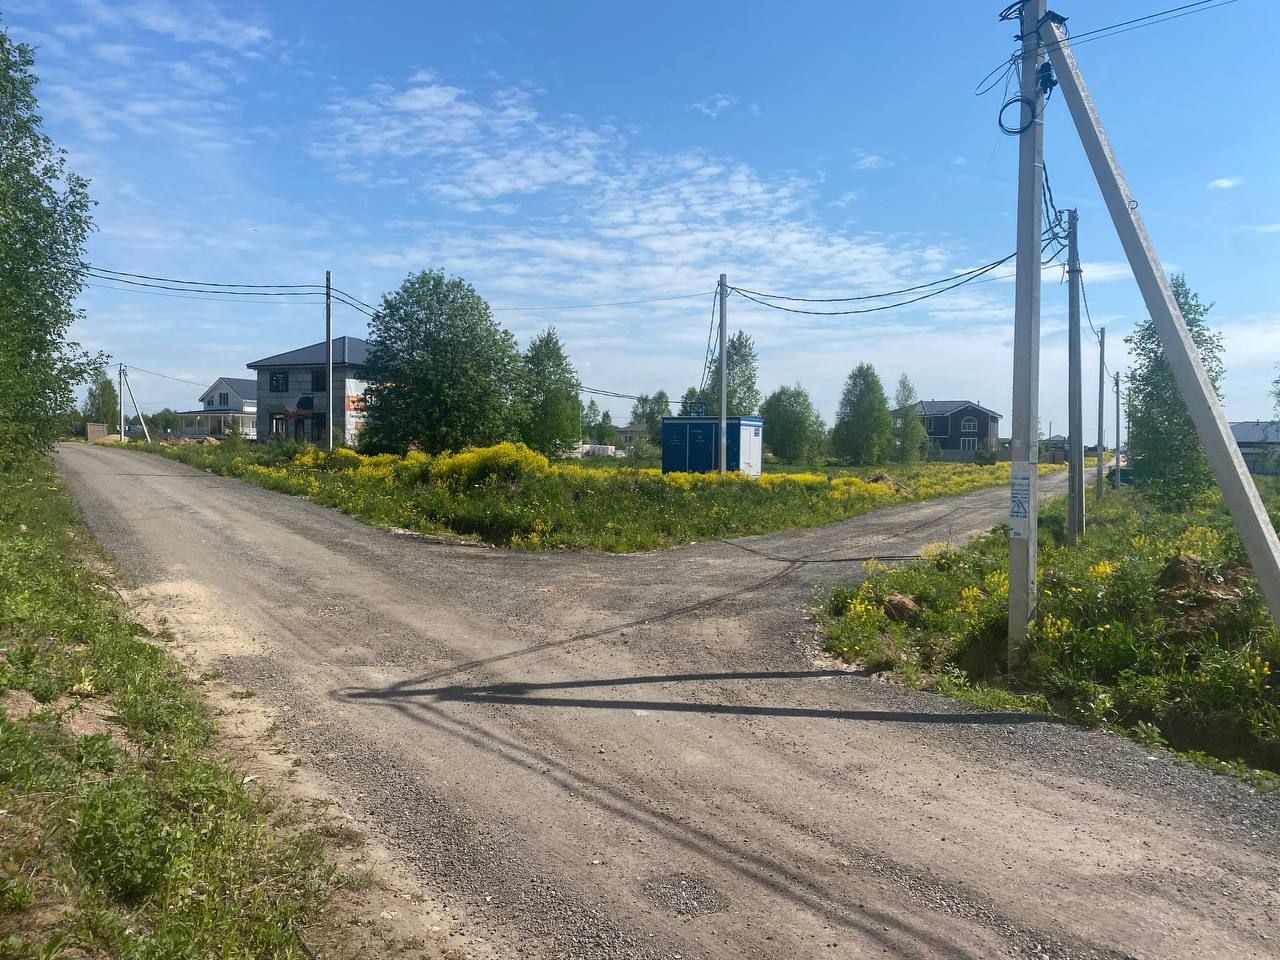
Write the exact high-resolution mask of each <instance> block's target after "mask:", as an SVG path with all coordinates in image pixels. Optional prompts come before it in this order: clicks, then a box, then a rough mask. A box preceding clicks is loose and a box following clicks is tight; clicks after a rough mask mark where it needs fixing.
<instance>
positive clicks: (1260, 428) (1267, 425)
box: [1231, 420, 1280, 444]
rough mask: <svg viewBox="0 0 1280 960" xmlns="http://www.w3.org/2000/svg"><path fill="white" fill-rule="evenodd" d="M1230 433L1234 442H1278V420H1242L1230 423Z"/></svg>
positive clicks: (1279, 424) (1279, 440) (1279, 429)
mask: <svg viewBox="0 0 1280 960" xmlns="http://www.w3.org/2000/svg"><path fill="white" fill-rule="evenodd" d="M1231 435H1232V436H1233V437H1235V438H1236V443H1275V444H1280V421H1276V420H1242V421H1240V422H1239V423H1233V424H1231Z"/></svg>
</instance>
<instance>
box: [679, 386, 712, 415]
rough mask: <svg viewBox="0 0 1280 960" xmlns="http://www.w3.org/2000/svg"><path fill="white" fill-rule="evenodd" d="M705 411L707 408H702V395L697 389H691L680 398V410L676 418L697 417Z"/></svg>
mask: <svg viewBox="0 0 1280 960" xmlns="http://www.w3.org/2000/svg"><path fill="white" fill-rule="evenodd" d="M703 409H705V408H704V407H703V406H702V394H701V393H699V392H698V388H697V387H690V388H689V389H688V390H686V391H685V392H684V396H682V397H681V398H680V409H679V410H677V411H676V416H679V417H696V416H698V414H700V413H701V412H702V411H703Z"/></svg>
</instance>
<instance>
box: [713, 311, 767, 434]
mask: <svg viewBox="0 0 1280 960" xmlns="http://www.w3.org/2000/svg"><path fill="white" fill-rule="evenodd" d="M725 357H726V359H725V366H726V367H728V371H729V374H728V379H727V381H726V382H727V384H728V386H727V388H726V391H725V393H726V398H727V400H728V403H727V404H726V406H727V407H728V414H727V415H728V416H730V417H750V416H754V415H755V412H756V411H757V410H758V409H759V408H760V391H759V389H758V388H757V387H756V379H757V377H758V375H759V360H760V358H759V357H757V356H756V345H755V341H754V340H752V339H751V337H749V336H748V335H747V334H746V333H744V332H743V331H741V330H739V331H738V332H737V333H735V334H734V335H733V336H732V337H730V338H729V349H728V351H727V352H726V353H725ZM704 399H705V400H706V403H707V415H708V416H717V417H718V416H719V415H720V359H719V355H718V354H717V355H716V357H714V358H713V359H712V361H711V371H710V374H709V376H708V377H707V390H706V394H705V395H704Z"/></svg>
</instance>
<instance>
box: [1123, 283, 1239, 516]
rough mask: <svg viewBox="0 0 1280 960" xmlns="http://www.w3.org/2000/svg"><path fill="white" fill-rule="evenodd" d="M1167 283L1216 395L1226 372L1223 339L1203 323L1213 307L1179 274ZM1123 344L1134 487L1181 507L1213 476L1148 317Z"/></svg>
mask: <svg viewBox="0 0 1280 960" xmlns="http://www.w3.org/2000/svg"><path fill="white" fill-rule="evenodd" d="M1171 282H1172V286H1173V296H1174V299H1175V300H1176V301H1177V303H1178V308H1179V309H1180V310H1181V311H1182V317H1183V319H1184V320H1185V321H1186V324H1187V331H1188V332H1189V333H1190V334H1191V339H1192V341H1193V342H1194V343H1195V345H1196V348H1197V349H1198V350H1199V351H1200V360H1201V362H1202V363H1203V364H1204V368H1205V372H1206V373H1207V374H1208V376H1209V380H1210V381H1211V382H1212V384H1213V388H1214V390H1215V391H1216V390H1218V389H1219V384H1220V383H1221V381H1222V375H1223V369H1224V368H1223V365H1222V337H1221V335H1219V334H1217V333H1214V332H1213V331H1212V330H1211V329H1210V328H1209V325H1208V323H1207V321H1206V317H1207V316H1208V314H1209V311H1210V310H1211V309H1212V308H1213V304H1211V303H1208V304H1206V303H1204V302H1202V301H1201V300H1200V297H1199V295H1198V294H1196V293H1194V292H1193V291H1192V290H1191V288H1190V287H1188V286H1187V281H1186V277H1184V276H1183V275H1182V274H1176V275H1174V276H1173V277H1172V278H1171ZM1125 343H1127V344H1128V345H1129V349H1130V353H1131V355H1132V357H1133V361H1132V366H1131V367H1130V369H1129V376H1128V382H1129V411H1130V413H1129V418H1130V419H1129V454H1130V456H1132V457H1133V477H1134V483H1135V484H1137V485H1139V486H1145V487H1147V488H1148V489H1150V490H1153V491H1155V492H1157V493H1158V494H1159V496H1160V499H1161V500H1162V501H1163V502H1164V503H1165V504H1166V505H1167V506H1170V507H1176V506H1181V505H1183V504H1186V503H1187V502H1189V501H1190V500H1191V498H1192V497H1194V496H1195V495H1196V494H1197V493H1199V492H1201V491H1203V490H1207V489H1209V488H1211V487H1212V486H1213V483H1214V479H1213V471H1212V469H1211V468H1210V467H1209V461H1208V459H1207V458H1206V457H1205V455H1204V448H1203V447H1202V446H1201V445H1200V438H1199V436H1197V435H1196V429H1195V426H1194V425H1193V424H1192V422H1191V417H1190V415H1189V414H1188V413H1187V405H1186V403H1185V402H1184V401H1183V399H1182V393H1181V391H1180V390H1179V389H1178V385H1177V383H1176V382H1175V381H1174V379H1173V371H1172V370H1171V369H1170V368H1169V361H1168V358H1167V357H1166V356H1165V352H1164V346H1163V344H1161V342H1160V335H1159V334H1158V333H1157V332H1156V327H1155V323H1154V322H1153V321H1152V320H1151V318H1150V317H1147V318H1146V319H1144V320H1142V321H1141V322H1139V323H1138V325H1137V326H1136V327H1134V330H1133V333H1132V334H1130V335H1129V336H1127V337H1125Z"/></svg>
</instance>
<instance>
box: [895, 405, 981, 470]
mask: <svg viewBox="0 0 1280 960" xmlns="http://www.w3.org/2000/svg"><path fill="white" fill-rule="evenodd" d="M912 413H914V414H915V416H917V417H919V418H920V421H921V423H923V424H924V432H925V433H926V434H928V436H929V445H930V446H931V447H935V448H936V449H938V450H940V451H942V453H943V459H946V460H968V459H972V456H973V454H975V453H976V452H977V451H979V450H986V451H989V452H992V453H994V452H995V451H997V450H999V449H1000V439H999V438H1000V419H1001V418H1000V414H998V413H996V412H995V411H994V410H988V409H987V408H986V407H984V406H982V405H981V404H978V403H974V402H973V401H972V400H920V401H918V402H916V403H914V404H912V405H911V406H910V407H903V408H900V409H898V410H895V411H893V419H894V427H900V426H902V418H903V417H905V416H909V415H910V414H912Z"/></svg>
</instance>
